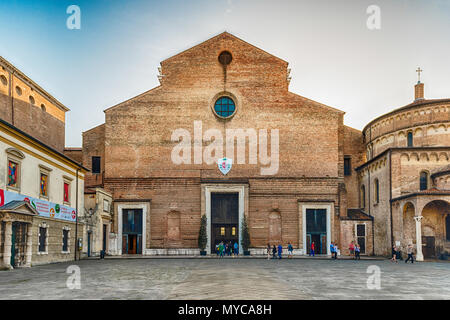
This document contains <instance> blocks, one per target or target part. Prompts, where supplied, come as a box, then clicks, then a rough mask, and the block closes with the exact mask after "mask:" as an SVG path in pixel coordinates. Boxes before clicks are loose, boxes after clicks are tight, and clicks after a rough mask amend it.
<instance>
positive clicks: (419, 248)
mask: <svg viewBox="0 0 450 320" xmlns="http://www.w3.org/2000/svg"><path fill="white" fill-rule="evenodd" d="M422 218H423V216H417V217H414V220H416V246H417V253H416V260H417V261H423V253H422V223H421V222H420V221H421V220H422Z"/></svg>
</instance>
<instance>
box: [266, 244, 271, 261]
mask: <svg viewBox="0 0 450 320" xmlns="http://www.w3.org/2000/svg"><path fill="white" fill-rule="evenodd" d="M271 250H272V248H271V247H270V243H268V244H267V260H270V251H271Z"/></svg>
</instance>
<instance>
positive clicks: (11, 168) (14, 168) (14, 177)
mask: <svg viewBox="0 0 450 320" xmlns="http://www.w3.org/2000/svg"><path fill="white" fill-rule="evenodd" d="M19 169H20V165H19V163H17V162H14V161H11V160H9V161H8V182H7V183H8V187H11V188H19Z"/></svg>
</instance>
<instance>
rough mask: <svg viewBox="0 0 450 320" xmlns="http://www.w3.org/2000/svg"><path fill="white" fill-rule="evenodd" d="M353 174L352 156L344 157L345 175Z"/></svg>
mask: <svg viewBox="0 0 450 320" xmlns="http://www.w3.org/2000/svg"><path fill="white" fill-rule="evenodd" d="M351 174H352V159H351V158H350V157H345V158H344V176H350V175H351Z"/></svg>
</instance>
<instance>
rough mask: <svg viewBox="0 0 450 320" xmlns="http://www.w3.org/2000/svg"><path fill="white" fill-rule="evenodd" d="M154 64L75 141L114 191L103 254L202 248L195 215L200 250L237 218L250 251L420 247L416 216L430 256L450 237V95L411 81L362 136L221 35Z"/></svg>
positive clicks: (253, 50) (237, 237)
mask: <svg viewBox="0 0 450 320" xmlns="http://www.w3.org/2000/svg"><path fill="white" fill-rule="evenodd" d="M159 71H160V75H159V80H160V85H159V86H158V87H155V88H153V89H151V90H149V91H147V92H144V93H142V94H141V95H139V96H137V97H134V98H132V99H130V100H127V101H124V102H122V103H120V104H118V105H115V106H112V107H110V108H108V109H106V110H105V111H104V112H105V123H104V124H102V125H100V126H98V127H95V128H93V129H91V130H88V131H86V132H84V133H83V146H82V148H81V150H72V154H71V156H74V157H79V158H80V159H82V162H83V165H84V166H85V167H87V168H89V169H90V170H91V172H88V173H86V174H85V188H86V190H88V189H91V190H92V189H93V188H94V189H95V188H100V189H102V190H105V192H106V193H107V194H108V195H111V198H112V207H111V209H112V212H113V214H112V220H111V222H110V225H108V230H109V232H108V241H107V243H108V244H107V248H106V249H107V250H106V251H107V253H109V254H118V255H120V254H144V255H154V254H190V255H191V254H192V255H194V254H199V248H198V236H199V229H200V222H201V218H202V216H203V215H204V216H206V219H207V230H206V232H207V246H206V251H207V252H208V253H213V252H214V251H215V245H216V244H217V243H219V242H238V243H239V244H240V243H241V240H242V236H243V234H242V231H243V223H244V220H246V222H247V224H248V229H249V234H250V242H251V245H250V252H251V254H261V253H265V248H266V247H267V245H268V244H269V245H274V244H276V245H278V244H282V245H283V246H287V244H288V243H291V244H292V245H293V247H294V249H295V250H294V252H295V254H308V253H309V251H310V248H311V244H312V243H314V245H315V251H316V253H318V254H330V244H331V242H334V243H337V244H338V246H339V248H340V252H341V254H348V247H349V244H350V243H351V242H352V241H353V242H354V243H358V244H360V246H361V251H362V254H366V255H375V254H376V255H388V254H390V250H391V246H392V245H393V244H395V243H397V244H398V245H399V246H402V247H404V246H406V245H407V244H409V243H413V244H417V245H419V246H421V245H422V243H420V242H422V238H421V237H422V236H421V234H420V231H421V230H419V229H418V231H417V232H416V226H417V225H416V223H417V222H415V221H417V220H419V219H418V218H417V217H419V216H423V217H424V220H423V221H427V226H429V225H431V227H430V228H431V229H430V228H428V227H427V228H428V229H426V231H424V234H426V235H427V236H429V237H432V236H434V250H435V251H434V253H433V254H434V255H436V254H438V251H439V252H441V251H444V250H445V248H446V246H448V245H447V244H448V233H447V230H448V229H449V224H448V220H449V218H448V214H449V211H448V206H449V198H448V196H447V194H450V190H449V189H450V188H449V185H448V183H449V180H448V173H449V171H448V165H449V163H450V162H449V156H450V147H449V146H450V143H449V142H450V141H449V140H450V135H449V123H450V122H449V107H450V100H439V101H434V100H432V101H431V100H425V99H422V98H423V87H422V86H423V84H419V85H418V87H417V86H416V90H419V91H420V90H422V98H421V97H420V92H419V98H418V99H416V100H415V102H414V103H413V104H411V105H408V106H406V107H404V108H401V109H398V110H395V111H393V112H392V113H389V114H387V115H384V116H382V117H380V118H378V119H376V120H374V121H372V122H371V123H370V124H368V125H367V126H366V128H364V130H363V131H362V132H361V131H359V130H356V129H353V128H350V127H348V126H346V125H344V112H343V111H340V110H337V109H335V108H332V107H330V106H326V105H324V104H321V103H319V102H315V101H312V100H310V99H307V98H305V97H302V96H300V95H297V94H295V93H292V92H290V91H289V81H290V76H289V71H290V70H289V68H288V63H287V62H286V61H284V60H282V59H280V58H278V57H275V56H273V55H271V54H269V53H267V52H265V51H263V50H261V49H259V48H257V47H255V46H253V45H251V44H249V43H247V42H245V41H243V40H241V39H239V38H237V37H235V36H233V35H231V34H229V33H226V32H225V33H222V34H219V35H217V36H215V37H213V38H211V39H209V40H207V41H205V42H203V43H201V44H199V45H197V46H194V47H192V48H190V49H188V50H186V51H183V52H181V53H179V54H177V55H175V56H172V57H171V58H169V59H167V60H164V61H162V62H161V67H160V68H159ZM416 98H417V97H416ZM411 132H412V134H413V136H414V143H413V145H410V144H409V139H410V138H409V136H410V133H411ZM446 166H447V167H446ZM422 172H425V173H426V174H427V185H426V189H422V187H424V186H422V182H421V181H422V180H421V179H422ZM374 179H377V181H378V182H375V180H374ZM376 184H377V185H378V187H377V188H378V189H374V187H373V186H374V185H376ZM374 190H376V194H375V196H374ZM433 197H434V198H433ZM436 197H438V198H436ZM375 200H376V201H377V202H376V203H375V202H374V201H375ZM428 200H430V201H434V200H436V201H437V202H428ZM430 203H431V204H430ZM442 221H444V224H442V223H441V222H442ZM445 221H447V222H446V223H447V225H445ZM422 227H424V226H423V225H422V226H420V225H419V226H418V228H422ZM431 235H432V236H431ZM419 238H420V241H419ZM425 241H430V243H431V242H432V240H425ZM105 247H106V245H105ZM420 248H421V247H420ZM241 250H242V247H241ZM241 252H242V251H241Z"/></svg>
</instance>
